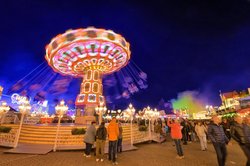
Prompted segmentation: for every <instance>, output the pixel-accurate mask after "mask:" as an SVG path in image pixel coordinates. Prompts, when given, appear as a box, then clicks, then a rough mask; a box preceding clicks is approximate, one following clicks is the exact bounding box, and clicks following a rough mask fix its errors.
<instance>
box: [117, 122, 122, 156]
mask: <svg viewBox="0 0 250 166" xmlns="http://www.w3.org/2000/svg"><path fill="white" fill-rule="evenodd" d="M118 127H119V135H118V142H117V152H118V153H121V152H122V132H123V129H122V124H121V122H119V123H118Z"/></svg>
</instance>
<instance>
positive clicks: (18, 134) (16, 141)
mask: <svg viewBox="0 0 250 166" xmlns="http://www.w3.org/2000/svg"><path fill="white" fill-rule="evenodd" d="M23 118H24V113H23V114H22V116H21V122H20V125H19V129H18V131H17V135H16V138H15V142H14V148H16V147H17V144H18V140H19V136H20V133H21V128H22V125H23Z"/></svg>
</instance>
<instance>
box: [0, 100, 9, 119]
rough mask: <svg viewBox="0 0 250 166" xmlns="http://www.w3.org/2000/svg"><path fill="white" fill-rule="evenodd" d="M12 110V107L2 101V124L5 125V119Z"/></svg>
mask: <svg viewBox="0 0 250 166" xmlns="http://www.w3.org/2000/svg"><path fill="white" fill-rule="evenodd" d="M9 110H10V107H9V106H8V105H7V103H6V102H5V101H2V103H1V105H0V117H1V122H0V124H3V122H4V117H5V114H6V113H7V112H8V111H9Z"/></svg>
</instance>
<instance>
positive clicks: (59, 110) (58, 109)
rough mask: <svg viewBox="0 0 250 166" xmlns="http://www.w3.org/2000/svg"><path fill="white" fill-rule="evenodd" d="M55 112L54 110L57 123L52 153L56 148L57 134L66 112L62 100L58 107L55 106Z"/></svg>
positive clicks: (65, 106) (66, 107)
mask: <svg viewBox="0 0 250 166" xmlns="http://www.w3.org/2000/svg"><path fill="white" fill-rule="evenodd" d="M55 110H56V114H57V115H58V123H57V129H56V138H55V143H54V148H53V151H54V152H55V151H56V147H57V140H58V133H59V129H60V124H61V118H62V117H63V115H64V114H66V112H67V111H68V106H67V105H65V102H64V100H62V101H60V103H59V104H58V105H56V107H55Z"/></svg>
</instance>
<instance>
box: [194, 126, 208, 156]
mask: <svg viewBox="0 0 250 166" xmlns="http://www.w3.org/2000/svg"><path fill="white" fill-rule="evenodd" d="M195 132H196V134H197V136H198V138H199V140H200V144H201V150H202V151H205V150H207V136H206V132H207V129H206V128H205V126H204V125H203V124H202V123H201V122H198V124H197V125H196V126H195Z"/></svg>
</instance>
